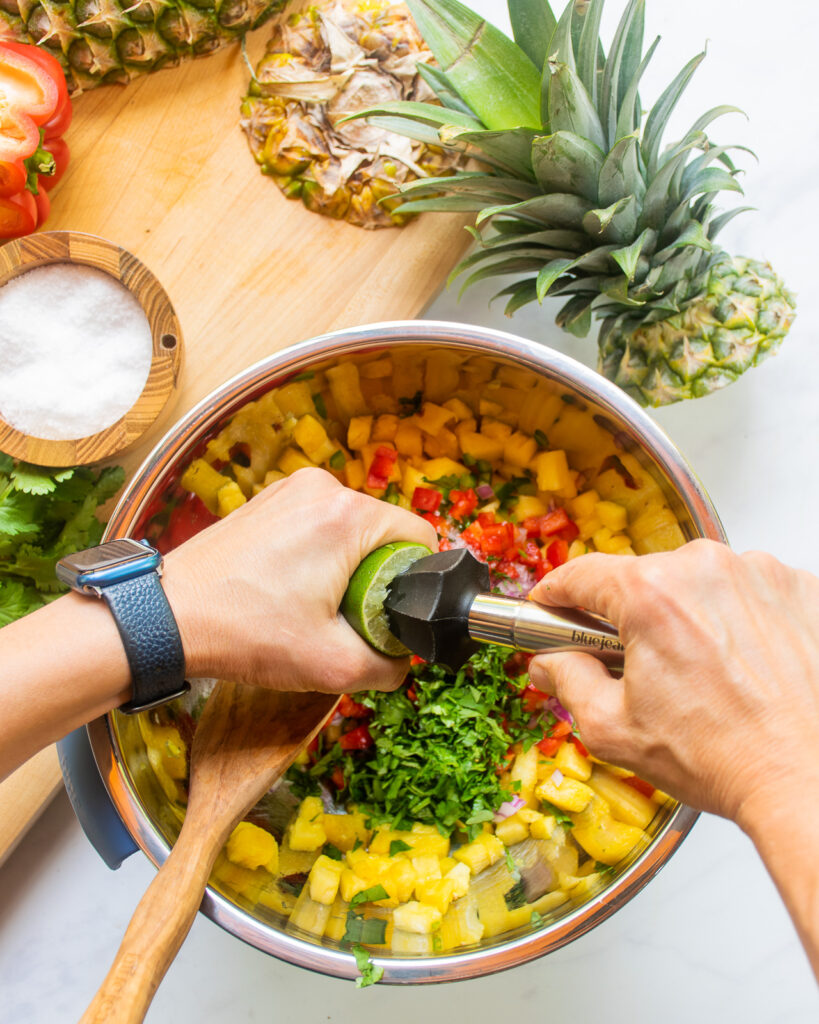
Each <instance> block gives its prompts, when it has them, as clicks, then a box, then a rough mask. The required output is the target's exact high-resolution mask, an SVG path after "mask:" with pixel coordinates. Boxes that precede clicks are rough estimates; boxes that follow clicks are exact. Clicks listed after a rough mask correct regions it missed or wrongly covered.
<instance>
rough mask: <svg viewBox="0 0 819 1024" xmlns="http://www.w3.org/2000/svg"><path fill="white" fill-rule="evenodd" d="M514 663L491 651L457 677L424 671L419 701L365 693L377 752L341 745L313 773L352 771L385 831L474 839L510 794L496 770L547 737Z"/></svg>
mask: <svg viewBox="0 0 819 1024" xmlns="http://www.w3.org/2000/svg"><path fill="white" fill-rule="evenodd" d="M508 660H509V651H508V650H506V649H504V648H501V647H493V646H491V645H487V646H486V647H482V648H481V650H480V651H478V652H477V653H476V654H474V655H473V656H472V658H471V659H470V660H469V662H468V663H467V664H466V665H465V666H464V667H463V668H462V669H461V670H460V671H459V672H458V673H455V674H453V673H452V672H449V671H448V670H446V669H444V668H442V667H440V666H434V665H429V664H422V665H418V666H415V667H414V668H413V669H412V670H411V674H410V681H411V683H412V687H413V690H414V691H415V697H416V699H415V701H410V700H409V699H408V697H407V696H406V690H405V689H401V690H397V691H395V692H394V693H381V692H378V691H368V692H366V693H363V694H358V695H357V696H356V700H358V701H359V703H362V704H364V705H365V706H366V707H368V708H370V709H371V710H372V711H373V719H372V721H371V723H370V732H371V734H372V736H373V740H374V744H373V747H372V748H371V749H370V750H367V751H363V752H358V751H355V752H353V751H347V752H345V751H342V750H341V748H340V747H339V746H338V744H336V745H335V746H334V747H333V749H332V750H331V751H330V752H329V753H328V754H327V755H325V756H324V757H323V758H322V759H321V760H320V761H319V762H318V764H316V765H315V766H314V767H313V768H312V769H311V770H310V773H311V775H314V776H316V777H322V776H324V775H327V774H329V773H330V772H331V771H332V769H333V768H334V767H335V765H339V764H340V765H343V767H344V777H345V779H346V780H347V788H346V790H345V793H346V794H347V797H348V799H349V801H350V802H351V803H354V804H356V805H357V807H358V808H359V810H360V811H362V812H363V813H364V814H366V815H367V816H368V818H369V819H370V820H371V821H372V822H373V823H374V824H376V825H378V824H384V823H387V824H389V825H391V826H392V827H393V828H396V829H409V828H410V827H411V826H412V824H413V822H421V823H423V824H431V825H435V826H436V827H437V828H438V829H439V831H440V832H441V833H442V834H444V835H450V834H451V833H452V832H453V831H454V830H455V829H456V828H459V827H461V828H463V829H464V830H465V831H466V833H467V836H468V837H469V838H470V839H473V838H474V837H475V836H476V835H477V834H478V833H479V832H480V831H481V826H482V824H483V822H485V821H490V820H491V819H492V816H493V815H494V813H495V811H496V810H497V809H498V807H500V805H501V804H502V803H503V802H504V801H505V800H508V799H510V797H511V794H510V793H508V792H507V791H506V790H505V789H504V788H503V787H502V786H501V782H500V779H499V777H498V774H497V772H496V771H495V766H496V765H498V764H500V763H501V762H502V761H503V759H504V757H505V755H506V752H507V751H508V749H509V747H510V746H511V744H513V743H516V742H518V741H524V742H525V741H527V740H528V739H529V738H530V737H532V738H533V741H536V740H537V739H540V738H542V736H543V730H542V728H541V727H540V726H534V727H530V726H529V719H530V717H531V715H530V713H529V712H528V711H527V710H526V709H525V708H524V706H523V702H522V700H521V690H522V688H523V686H524V685H525V683H526V677H525V676H521V677H520V678H519V679H517V680H514V681H511V682H510V680H509V677H508V675H507V673H506V668H505V666H506V662H507V661H508Z"/></svg>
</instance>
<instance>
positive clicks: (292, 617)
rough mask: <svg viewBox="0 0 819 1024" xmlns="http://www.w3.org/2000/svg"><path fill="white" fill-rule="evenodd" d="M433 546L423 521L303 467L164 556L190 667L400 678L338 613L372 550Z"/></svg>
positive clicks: (297, 682) (304, 677)
mask: <svg viewBox="0 0 819 1024" xmlns="http://www.w3.org/2000/svg"><path fill="white" fill-rule="evenodd" d="M396 540H407V541H416V542H417V543H419V544H425V545H426V546H427V547H429V548H431V549H432V550H433V551H435V550H437V546H438V544H437V536H436V533H435V530H434V529H433V528H432V526H430V524H429V523H427V522H425V521H424V520H423V519H421V518H420V517H419V516H416V515H413V514H412V513H411V512H407V511H405V510H403V509H400V508H398V507H397V506H395V505H391V504H389V503H387V502H383V501H378V500H377V499H376V498H371V497H368V496H367V495H364V494H359V493H357V492H356V491H351V490H349V489H348V488H346V487H343V486H342V485H341V484H340V483H339V482H338V481H337V480H336V479H335V478H334V477H333V476H332V475H331V474H330V473H326V472H325V471H324V470H319V469H305V470H299V471H298V472H297V473H294V474H293V475H292V476H289V477H287V479H285V480H281V481H279V482H278V483H275V484H273V485H271V486H270V487H267V488H265V490H264V491H262V493H261V494H259V495H257V496H256V497H255V498H253V499H252V500H251V501H249V502H248V503H247V504H246V505H243V506H242V507H241V508H239V509H237V510H236V511H235V512H232V513H231V514H230V516H229V517H228V518H226V519H224V520H222V521H221V522H218V523H215V524H214V525H213V526H211V527H209V528H208V529H206V530H204V531H203V532H202V533H199V534H197V535H196V536H195V537H193V538H192V539H191V540H189V541H188V542H187V543H185V544H183V545H182V546H181V547H179V548H177V549H176V550H174V551H172V552H171V553H170V554H168V555H167V556H166V558H165V575H164V577H163V585H164V586H165V590H166V592H167V594H168V599H169V601H170V604H171V607H172V608H173V610H174V614H175V616H176V618H177V621H178V623H179V629H180V633H181V634H182V642H183V646H184V649H185V656H186V665H187V671H188V674H189V675H192V676H215V677H222V678H229V679H233V680H236V681H238V682H247V683H256V684H259V685H262V686H270V687H272V688H274V689H280V690H321V691H324V692H329V693H341V692H344V691H354V690H364V689H376V690H389V689H394V688H395V687H396V686H398V685H399V683H400V682H401V680H402V679H403V678H404V676H405V675H406V672H407V661H406V660H405V659H396V658H387V657H384V656H383V655H381V654H378V653H376V651H374V650H373V649H372V648H371V647H370V646H369V645H368V644H366V643H365V642H364V640H362V639H361V638H360V637H359V636H358V634H357V633H355V632H354V630H353V629H352V627H351V626H350V625H349V624H348V623H347V622H346V620H344V619H343V618H342V617H341V616H340V615H339V613H338V609H339V605H340V604H341V599H342V597H343V595H344V591H345V590H346V588H347V584H348V582H349V579H350V576H351V575H352V573H353V572H354V570H355V569H356V567H357V566H358V564H359V562H361V560H362V559H363V558H364V557H365V556H366V555H367V554H368V553H369V552H370V551H372V550H373V549H374V548H377V547H380V546H381V545H382V544H387V543H389V542H390V541H396Z"/></svg>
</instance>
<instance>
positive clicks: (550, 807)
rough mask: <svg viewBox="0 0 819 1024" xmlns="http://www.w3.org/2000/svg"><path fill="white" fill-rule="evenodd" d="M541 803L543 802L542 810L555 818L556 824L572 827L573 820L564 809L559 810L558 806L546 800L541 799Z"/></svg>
mask: <svg viewBox="0 0 819 1024" xmlns="http://www.w3.org/2000/svg"><path fill="white" fill-rule="evenodd" d="M541 803H542V804H543V810H544V811H545V812H546V814H551V815H552V816H553V817H554V818H555V819H556V820H557V823H558V825H566V827H567V828H574V822H573V821H572V819H571V818H570V817H569V815H568V814H566V812H565V811H561V810H560V808H559V807H555V805H554V804H550V803H549V801H548V800H541Z"/></svg>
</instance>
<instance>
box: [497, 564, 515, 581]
mask: <svg viewBox="0 0 819 1024" xmlns="http://www.w3.org/2000/svg"><path fill="white" fill-rule="evenodd" d="M495 572H496V573H497V574H498V575H499V576H503V577H505V578H506V579H507V580H516V579H517V578H518V576H519V575H520V573H519V571H518V567H517V566H516V565H515V563H514V562H506V561H501V562H498V563H497V565H496V566H495Z"/></svg>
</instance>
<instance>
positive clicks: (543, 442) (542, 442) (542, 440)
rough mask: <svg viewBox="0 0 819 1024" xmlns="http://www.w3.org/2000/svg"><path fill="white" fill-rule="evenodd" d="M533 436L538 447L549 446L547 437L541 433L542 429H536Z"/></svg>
mask: <svg viewBox="0 0 819 1024" xmlns="http://www.w3.org/2000/svg"><path fill="white" fill-rule="evenodd" d="M534 438H535V441H536V442H537V444H538V446H539V447H540V448H548V447H549V438H548V437H547V436H546V435H545V434H544V433H543V431H542V430H536V431H535V433H534Z"/></svg>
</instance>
